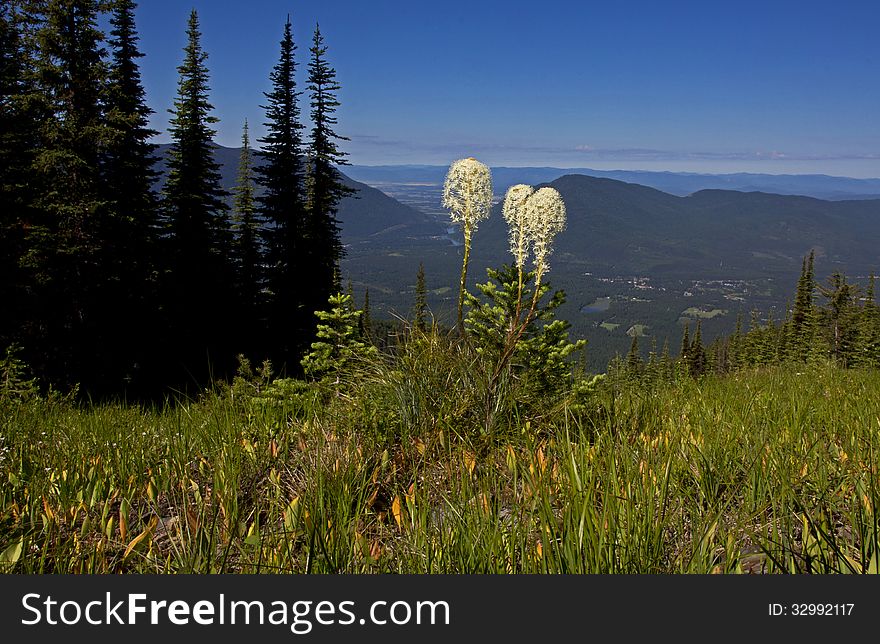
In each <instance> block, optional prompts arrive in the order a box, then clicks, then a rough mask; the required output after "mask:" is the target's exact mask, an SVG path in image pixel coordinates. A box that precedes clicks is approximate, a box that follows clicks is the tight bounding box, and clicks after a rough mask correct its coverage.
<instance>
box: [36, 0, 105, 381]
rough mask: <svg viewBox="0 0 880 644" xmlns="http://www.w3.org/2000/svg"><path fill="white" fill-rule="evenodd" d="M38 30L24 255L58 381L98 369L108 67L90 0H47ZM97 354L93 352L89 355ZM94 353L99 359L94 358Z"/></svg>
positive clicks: (48, 368) (48, 366) (44, 368)
mask: <svg viewBox="0 0 880 644" xmlns="http://www.w3.org/2000/svg"><path fill="white" fill-rule="evenodd" d="M41 8H42V15H43V20H42V23H41V24H40V27H39V30H38V32H37V34H36V44H37V47H38V50H39V56H38V58H37V59H36V73H37V77H38V86H39V90H40V93H41V94H42V100H43V101H44V105H45V109H46V112H45V118H44V119H43V121H42V123H41V124H40V128H39V129H40V131H39V139H40V146H39V148H38V149H37V150H36V153H35V158H34V163H33V166H32V167H33V181H34V183H35V185H36V186H37V190H38V193H37V198H36V199H35V200H34V203H33V206H34V208H33V209H32V210H31V214H32V216H31V218H30V220H29V221H28V233H27V239H26V243H27V245H28V250H27V255H26V257H25V262H26V264H27V266H28V268H29V269H30V270H31V271H32V272H33V277H34V281H35V288H34V291H33V301H34V303H35V306H34V308H32V309H31V311H30V314H31V316H32V324H33V328H34V329H35V330H36V331H37V333H36V336H35V337H32V338H31V339H30V340H29V342H38V343H40V347H39V354H40V356H41V358H42V361H43V362H42V364H37V365H35V366H36V368H37V371H38V372H39V373H41V374H42V375H44V376H46V377H47V378H48V380H49V381H50V382H53V383H55V384H56V385H62V386H64V385H72V384H73V383H76V382H84V383H86V384H90V383H91V382H92V381H93V380H94V379H95V378H96V377H97V378H100V377H101V376H102V374H101V371H102V370H103V366H104V364H103V363H104V360H103V355H104V354H103V349H102V343H103V340H104V338H102V337H101V335H102V333H101V332H102V322H103V317H102V313H103V307H104V306H106V305H107V302H106V299H105V298H104V297H103V293H102V291H101V286H102V285H103V278H104V275H105V274H106V269H107V266H106V265H105V259H106V257H105V253H104V249H105V248H106V247H107V239H106V238H105V231H106V219H107V215H108V207H107V206H108V204H107V195H106V192H105V191H104V190H103V186H102V182H101V176H100V159H101V152H102V150H103V148H104V147H105V145H106V143H107V140H108V130H107V127H106V121H105V117H104V109H103V107H104V97H105V94H106V83H105V81H106V77H107V67H106V61H105V51H104V49H103V47H102V42H103V38H104V34H103V33H102V32H101V30H100V29H99V27H98V3H97V2H96V0H48V2H46V3H45V4H44V5H42V6H41ZM96 354H97V356H96ZM96 357H97V359H96Z"/></svg>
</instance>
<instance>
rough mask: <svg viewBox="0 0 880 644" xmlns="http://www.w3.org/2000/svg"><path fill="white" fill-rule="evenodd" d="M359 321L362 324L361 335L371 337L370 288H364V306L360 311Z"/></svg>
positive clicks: (366, 337) (368, 338)
mask: <svg viewBox="0 0 880 644" xmlns="http://www.w3.org/2000/svg"><path fill="white" fill-rule="evenodd" d="M360 321H361V324H362V325H363V329H362V331H361V336H362V337H363V338H365V339H367V340H370V339H371V338H372V337H373V318H372V317H371V314H370V289H365V290H364V308H363V310H362V311H361V319H360Z"/></svg>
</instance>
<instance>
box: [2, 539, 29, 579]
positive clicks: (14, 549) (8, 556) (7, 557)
mask: <svg viewBox="0 0 880 644" xmlns="http://www.w3.org/2000/svg"><path fill="white" fill-rule="evenodd" d="M23 546H24V537H20V538H19V540H18V541H16V542H14V543H13V544H12V545H10V546H8V547H7V548H6V550H4V551H3V553H2V554H0V572H8V571H9V570H11V569H12V566H14V565H15V563H16V562H17V561H18V560H19V559H20V558H21V551H22V548H23Z"/></svg>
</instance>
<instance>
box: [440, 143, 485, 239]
mask: <svg viewBox="0 0 880 644" xmlns="http://www.w3.org/2000/svg"><path fill="white" fill-rule="evenodd" d="M443 206H444V207H445V208H448V209H449V211H450V216H451V218H452V221H453V222H455V223H457V224H462V226H463V227H464V232H465V236H466V237H470V234H471V233H472V232H473V231H474V230H476V229H477V224H478V223H479V222H480V221H482V220H483V219H486V218H487V217H488V216H489V211H490V210H491V208H492V176H491V174H490V173H489V168H488V167H486V166H485V165H484V164H482V163H480V162H479V161H477V160H476V159H474V158H473V157H468V158H467V159H459V160H458V161H455V162H454V163H453V164H452V165H451V166H449V172H448V173H447V175H446V183H445V184H444V186H443Z"/></svg>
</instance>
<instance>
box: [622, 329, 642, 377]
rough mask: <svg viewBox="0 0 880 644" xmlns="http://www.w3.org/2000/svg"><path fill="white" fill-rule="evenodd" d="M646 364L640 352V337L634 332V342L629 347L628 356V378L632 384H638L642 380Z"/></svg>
mask: <svg viewBox="0 0 880 644" xmlns="http://www.w3.org/2000/svg"><path fill="white" fill-rule="evenodd" d="M643 370H644V363H643V362H642V354H641V351H640V350H639V336H638V334H637V333H635V332H633V334H632V341H631V342H630V345H629V353H628V354H627V356H626V377H627V380H629V381H631V382H638V381H639V380H641V378H642V372H643Z"/></svg>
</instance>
